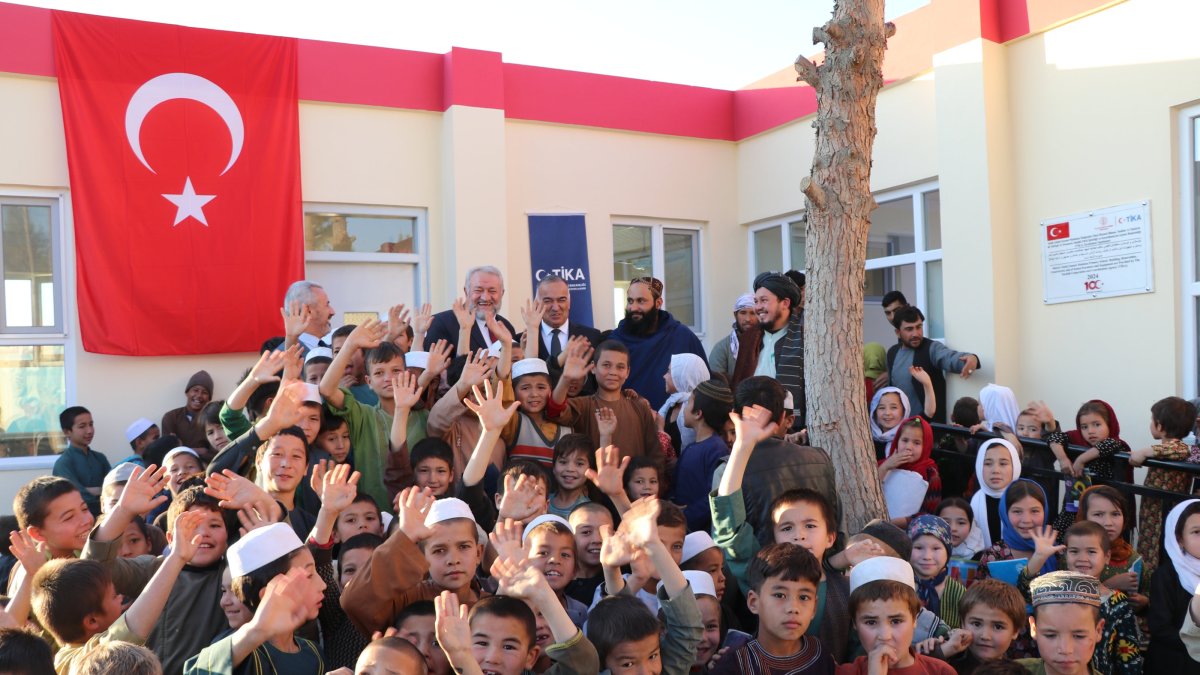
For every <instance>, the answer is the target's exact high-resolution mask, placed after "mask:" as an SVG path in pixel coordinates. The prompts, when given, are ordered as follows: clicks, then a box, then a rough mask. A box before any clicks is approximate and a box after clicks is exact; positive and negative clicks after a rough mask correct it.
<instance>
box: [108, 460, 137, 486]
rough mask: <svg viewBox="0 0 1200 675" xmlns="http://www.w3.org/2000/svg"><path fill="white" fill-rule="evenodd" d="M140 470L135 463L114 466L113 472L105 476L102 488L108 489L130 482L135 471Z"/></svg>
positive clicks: (122, 463)
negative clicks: (122, 482) (114, 485)
mask: <svg viewBox="0 0 1200 675" xmlns="http://www.w3.org/2000/svg"><path fill="white" fill-rule="evenodd" d="M139 468H141V467H139V466H138V465H137V464H134V463H133V462H121V463H120V464H118V465H116V466H114V467H113V469H112V471H109V472H108V473H107V474H105V476H104V482H102V483H101V484H100V486H101V487H108V486H109V485H111V484H113V483H119V482H121V481H128V480H129V479H130V478H133V472H134V470H136V469H139Z"/></svg>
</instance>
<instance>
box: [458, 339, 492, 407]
mask: <svg viewBox="0 0 1200 675" xmlns="http://www.w3.org/2000/svg"><path fill="white" fill-rule="evenodd" d="M487 371H488V355H487V351H486V350H483V349H480V350H479V351H477V352H474V353H471V354H467V360H466V363H464V364H463V370H462V375H459V376H458V386H459V387H462V388H461V389H459V391H466V392H470V391H471V390H472V389H473V388H475V387H478V386H479V385H481V384H483V380H484V377H485V376H486V375H487ZM464 396H465V394H464Z"/></svg>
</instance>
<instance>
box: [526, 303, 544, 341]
mask: <svg viewBox="0 0 1200 675" xmlns="http://www.w3.org/2000/svg"><path fill="white" fill-rule="evenodd" d="M545 313H546V308H545V307H544V306H543V305H542V303H540V302H538V301H537V300H526V301H525V306H524V307H522V308H521V321H522V322H523V323H524V324H525V332H526V333H528V332H529V331H532V330H541V326H542V316H543V315H544V314H545Z"/></svg>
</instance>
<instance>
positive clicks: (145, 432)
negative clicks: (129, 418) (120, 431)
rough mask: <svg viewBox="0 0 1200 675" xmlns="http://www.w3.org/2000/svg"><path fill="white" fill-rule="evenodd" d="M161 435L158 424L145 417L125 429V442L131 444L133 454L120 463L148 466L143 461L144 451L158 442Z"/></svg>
mask: <svg viewBox="0 0 1200 675" xmlns="http://www.w3.org/2000/svg"><path fill="white" fill-rule="evenodd" d="M161 435H162V433H161V432H160V431H159V429H158V425H157V424H155V423H154V422H151V421H150V420H148V419H146V418H145V417H139V418H137V419H136V420H134V421H133V422H131V423H130V424H129V426H127V427H125V441H126V442H127V443H129V448H130V449H131V450H133V454H132V455H130V456H128V457H126V458H125V459H123V460H121V462H118V463H124V462H133V463H134V464H137V465H138V466H141V467H144V466H146V462H144V461H142V451H143V450H145V449H146V446H147V445H150V444H151V443H153V442H154V441H157V440H158V438H159V437H160V436H161Z"/></svg>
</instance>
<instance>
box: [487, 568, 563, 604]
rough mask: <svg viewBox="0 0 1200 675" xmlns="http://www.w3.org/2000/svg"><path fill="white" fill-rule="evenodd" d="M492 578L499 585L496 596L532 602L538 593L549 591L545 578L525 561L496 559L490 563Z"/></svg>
mask: <svg viewBox="0 0 1200 675" xmlns="http://www.w3.org/2000/svg"><path fill="white" fill-rule="evenodd" d="M492 576H493V577H495V579H496V581H497V582H498V584H499V588H498V590H497V594H498V595H507V596H509V597H513V598H521V599H522V600H527V601H528V600H532V599H534V597H536V596H537V594H538V593H544V592H546V591H548V590H550V586H549V584H547V583H546V577H544V576H542V573H541V572H539V571H538V569H537V568H536V567H534V566H533V561H531V560H529V559H528V558H525V559H508V558H496V562H494V563H492Z"/></svg>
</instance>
